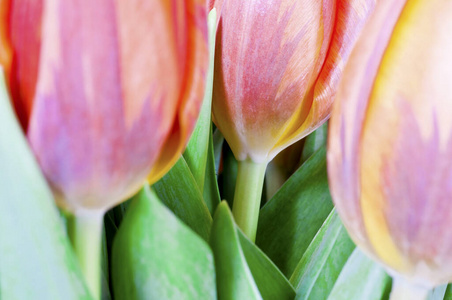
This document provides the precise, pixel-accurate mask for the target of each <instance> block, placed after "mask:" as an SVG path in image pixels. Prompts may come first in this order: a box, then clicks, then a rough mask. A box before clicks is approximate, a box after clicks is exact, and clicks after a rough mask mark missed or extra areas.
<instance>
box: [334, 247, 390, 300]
mask: <svg viewBox="0 0 452 300" xmlns="http://www.w3.org/2000/svg"><path fill="white" fill-rule="evenodd" d="M390 283H391V278H390V277H389V276H388V275H387V274H386V272H385V271H384V269H383V268H382V267H381V266H380V265H378V264H377V263H375V262H374V261H372V260H371V259H370V258H368V257H367V256H366V255H364V254H363V253H362V252H361V251H360V250H359V249H355V250H354V251H353V253H352V255H351V256H350V257H349V259H348V260H347V262H346V263H345V265H344V266H343V268H342V271H341V273H340V275H339V278H337V280H336V283H335V285H334V288H333V290H332V291H331V293H330V295H329V297H328V300H350V299H366V300H379V299H383V298H384V297H385V296H386V295H387V294H388V292H389V288H390Z"/></svg>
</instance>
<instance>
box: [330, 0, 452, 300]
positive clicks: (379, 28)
mask: <svg viewBox="0 0 452 300" xmlns="http://www.w3.org/2000/svg"><path fill="white" fill-rule="evenodd" d="M450 16H452V2H451V1H442V0H408V1H395V0H383V1H381V2H379V3H378V4H377V8H376V11H375V13H374V14H373V15H372V17H371V19H370V21H369V23H368V24H367V25H366V27H365V28H364V30H363V33H362V36H361V38H360V39H359V41H358V43H357V45H356V48H355V49H354V50H353V53H352V55H351V57H350V62H349V64H348V65H347V68H346V70H345V73H344V77H343V81H342V83H341V87H340V89H339V92H338V99H337V104H336V105H335V109H334V112H333V116H332V118H331V122H330V135H329V149H328V171H329V172H328V173H329V179H330V186H331V193H332V196H333V200H334V202H335V204H336V207H337V210H338V212H339V214H340V216H341V217H342V220H343V222H344V224H345V226H346V227H347V229H348V231H349V233H350V235H351V236H352V238H353V239H354V241H355V242H356V243H357V244H358V245H359V246H360V247H361V248H362V249H364V251H365V252H367V253H368V254H369V255H371V256H372V257H373V258H375V259H377V260H378V261H380V262H381V263H383V264H384V265H385V266H386V268H387V269H388V270H389V272H390V273H391V274H393V275H395V276H396V277H399V276H402V277H403V278H405V279H407V280H408V281H410V282H412V283H414V284H417V285H420V286H426V287H432V286H435V285H439V284H443V283H447V282H450V281H452V201H451V199H452V152H451V149H452V119H451V118H450V112H451V111H452V94H451V93H450V85H451V78H452V57H451V55H450V53H452V35H451V34H450V33H451V32H452V19H451V18H450ZM407 299H408V298H407Z"/></svg>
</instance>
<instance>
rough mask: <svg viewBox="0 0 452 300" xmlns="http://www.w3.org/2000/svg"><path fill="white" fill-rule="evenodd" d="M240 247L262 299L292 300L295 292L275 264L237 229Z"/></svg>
mask: <svg viewBox="0 0 452 300" xmlns="http://www.w3.org/2000/svg"><path fill="white" fill-rule="evenodd" d="M236 228H237V233H238V235H239V240H240V245H241V247H242V250H243V253H244V255H245V259H246V262H247V264H248V267H249V268H250V271H251V274H252V275H253V278H254V281H255V282H256V285H257V287H258V289H259V292H260V293H261V295H262V298H264V299H269V300H271V299H278V300H284V299H294V297H295V290H294V289H293V287H292V285H291V284H290V283H289V281H288V280H287V279H286V277H285V276H284V275H283V274H282V273H281V271H280V270H279V269H278V268H277V267H276V266H275V264H274V263H273V262H272V261H271V260H270V259H269V258H268V257H267V256H266V255H265V254H264V252H262V251H261V250H260V249H259V248H258V247H257V246H256V245H255V244H254V243H253V242H251V241H250V240H249V239H248V238H247V237H246V236H245V235H244V234H243V233H242V232H241V231H240V229H239V228H238V227H236Z"/></svg>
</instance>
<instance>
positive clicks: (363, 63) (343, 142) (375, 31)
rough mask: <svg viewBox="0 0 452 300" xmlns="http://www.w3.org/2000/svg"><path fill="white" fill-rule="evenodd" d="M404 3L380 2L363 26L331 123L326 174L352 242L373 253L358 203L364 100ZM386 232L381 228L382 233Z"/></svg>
mask: <svg viewBox="0 0 452 300" xmlns="http://www.w3.org/2000/svg"><path fill="white" fill-rule="evenodd" d="M404 4H405V1H403V0H388V1H380V2H379V3H378V5H377V7H376V10H375V12H374V13H373V14H372V16H371V18H370V19H369V22H368V23H367V25H365V28H364V29H363V32H365V33H366V34H363V35H362V36H361V37H360V39H359V40H358V42H357V44H356V46H355V48H354V50H353V53H352V55H351V58H350V61H349V63H348V65H347V67H346V69H345V71H344V74H343V79H342V80H343V81H342V84H341V86H340V88H339V91H338V97H337V102H336V104H335V106H334V110H333V116H334V117H333V118H332V119H331V122H330V133H329V139H328V150H329V151H328V174H329V181H330V189H331V194H332V196H333V199H334V201H335V203H336V207H337V210H338V212H339V214H340V215H341V216H342V219H343V220H344V225H345V226H346V227H347V229H348V230H349V232H350V234H351V236H352V238H353V239H354V241H355V243H357V244H358V245H360V246H362V247H364V248H365V250H367V252H368V253H369V254H371V255H375V250H374V248H373V245H375V244H374V243H370V242H369V240H368V239H369V238H370V237H369V235H368V232H367V230H366V227H365V226H364V224H365V218H366V216H362V209H363V208H362V202H360V199H361V189H362V187H361V185H360V180H359V178H360V176H361V173H360V169H361V166H360V161H361V159H360V157H361V156H362V153H361V146H360V143H361V139H362V131H363V122H364V118H365V116H366V113H367V109H368V99H369V97H370V94H371V90H372V87H373V84H374V81H373V78H375V76H376V73H377V71H378V69H379V65H380V61H381V58H382V56H383V53H384V51H385V49H386V46H387V44H388V43H389V39H390V37H391V34H392V28H393V27H394V24H395V22H396V21H397V18H398V16H399V14H400V12H401V10H402V8H403V6H404ZM368 221H369V220H368ZM375 224H378V225H379V226H377V225H376V227H375V228H383V226H384V223H383V225H382V224H380V223H378V222H377V223H375ZM386 229H387V228H386ZM386 229H385V230H386ZM385 230H383V229H382V232H383V231H385ZM386 231H387V230H386ZM382 236H385V235H384V234H383V235H382ZM386 242H387V243H385V244H384V246H382V247H385V246H386V245H389V246H388V248H390V249H393V248H394V245H393V242H391V241H386ZM391 245H392V248H391ZM392 252H394V251H392ZM395 252H396V251H395Z"/></svg>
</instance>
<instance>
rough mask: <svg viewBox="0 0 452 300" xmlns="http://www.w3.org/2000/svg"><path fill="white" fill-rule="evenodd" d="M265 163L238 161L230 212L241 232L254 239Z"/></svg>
mask: <svg viewBox="0 0 452 300" xmlns="http://www.w3.org/2000/svg"><path fill="white" fill-rule="evenodd" d="M266 167H267V163H254V162H252V161H249V160H244V161H239V164H238V173H237V183H236V185H235V193H234V202H233V205H232V214H233V215H234V219H235V222H236V223H237V225H238V226H239V228H240V229H242V231H243V233H245V235H246V236H247V237H248V238H249V239H250V240H251V241H253V242H254V241H255V239H256V230H257V221H258V219H259V208H260V202H261V196H262V188H263V185H264V177H265V169H266Z"/></svg>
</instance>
